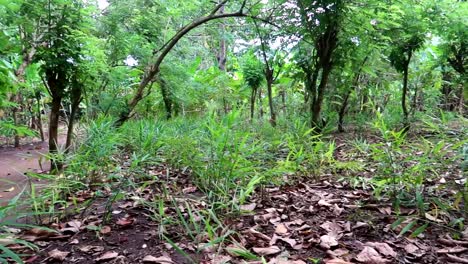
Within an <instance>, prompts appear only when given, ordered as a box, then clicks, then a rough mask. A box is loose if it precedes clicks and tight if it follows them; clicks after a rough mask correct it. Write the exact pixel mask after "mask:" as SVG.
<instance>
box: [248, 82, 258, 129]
mask: <svg viewBox="0 0 468 264" xmlns="http://www.w3.org/2000/svg"><path fill="white" fill-rule="evenodd" d="M256 96H257V89H255V88H253V87H252V93H251V94H250V121H253V119H254V113H255V97H256Z"/></svg>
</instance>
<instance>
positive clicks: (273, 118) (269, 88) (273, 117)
mask: <svg viewBox="0 0 468 264" xmlns="http://www.w3.org/2000/svg"><path fill="white" fill-rule="evenodd" d="M272 77H273V76H272ZM272 86H273V80H272V79H271V78H268V79H267V91H268V105H269V106H270V123H271V125H272V126H274V127H275V126H276V114H275V108H274V107H273V91H272V90H273V88H272Z"/></svg>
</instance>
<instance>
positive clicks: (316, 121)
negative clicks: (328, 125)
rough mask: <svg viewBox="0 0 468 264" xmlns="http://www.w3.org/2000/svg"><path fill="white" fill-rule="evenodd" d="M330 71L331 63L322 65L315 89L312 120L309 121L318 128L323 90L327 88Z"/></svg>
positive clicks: (319, 125)
mask: <svg viewBox="0 0 468 264" xmlns="http://www.w3.org/2000/svg"><path fill="white" fill-rule="evenodd" d="M330 72H331V65H326V66H324V67H323V70H322V78H321V80H320V84H319V86H318V91H317V98H316V100H315V102H314V104H313V106H312V120H311V123H312V125H313V126H314V127H316V128H320V127H321V124H320V123H319V121H320V114H321V111H322V102H323V98H324V96H325V90H326V88H327V83H328V77H329V76H330Z"/></svg>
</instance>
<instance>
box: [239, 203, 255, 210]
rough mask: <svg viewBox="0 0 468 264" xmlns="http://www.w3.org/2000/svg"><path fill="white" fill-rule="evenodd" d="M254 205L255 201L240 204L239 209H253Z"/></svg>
mask: <svg viewBox="0 0 468 264" xmlns="http://www.w3.org/2000/svg"><path fill="white" fill-rule="evenodd" d="M255 207H257V204H256V203H251V204H243V205H241V206H240V209H241V210H242V211H253V210H255Z"/></svg>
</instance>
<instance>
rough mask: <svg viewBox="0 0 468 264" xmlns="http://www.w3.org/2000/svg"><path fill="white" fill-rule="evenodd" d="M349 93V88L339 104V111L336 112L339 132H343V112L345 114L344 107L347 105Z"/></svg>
mask: <svg viewBox="0 0 468 264" xmlns="http://www.w3.org/2000/svg"><path fill="white" fill-rule="evenodd" d="M350 95H351V90H349V91H348V92H347V93H346V95H345V97H344V99H343V103H342V104H341V107H340V112H339V114H338V131H339V132H341V133H342V132H344V126H343V125H344V117H345V114H346V108H347V107H348V101H349V96H350Z"/></svg>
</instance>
